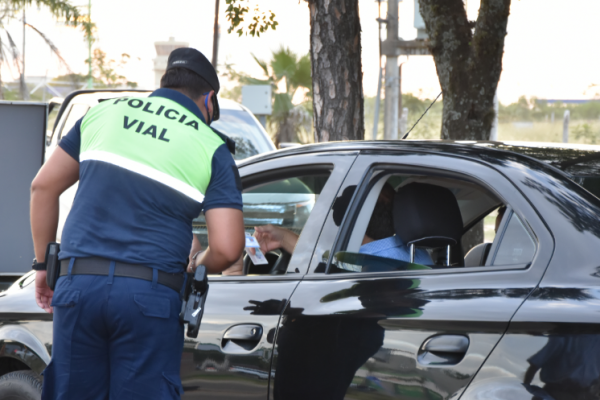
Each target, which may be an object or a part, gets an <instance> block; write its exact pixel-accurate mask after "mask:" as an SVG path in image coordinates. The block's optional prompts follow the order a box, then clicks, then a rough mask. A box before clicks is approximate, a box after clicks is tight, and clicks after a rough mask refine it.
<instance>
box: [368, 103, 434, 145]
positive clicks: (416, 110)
mask: <svg viewBox="0 0 600 400" xmlns="http://www.w3.org/2000/svg"><path fill="white" fill-rule="evenodd" d="M432 101H433V99H423V100H421V99H419V98H418V97H416V96H414V95H413V94H412V93H407V94H403V95H402V108H408V123H407V127H406V128H407V131H408V130H409V129H410V128H412V126H413V125H414V124H415V122H417V120H418V119H419V117H420V116H421V115H422V114H423V113H424V112H425V110H426V109H427V107H429V105H430V104H431V102H432ZM384 103H385V100H384V99H381V103H380V105H379V123H378V124H377V139H383V126H384ZM442 108H443V105H442V102H441V101H439V100H438V101H437V102H436V103H435V104H434V105H433V107H431V109H430V110H429V111H428V112H427V114H426V115H425V116H424V117H423V119H421V122H419V123H418V124H417V126H415V129H413V131H412V132H411V133H410V135H409V137H408V139H439V138H440V131H441V127H442ZM374 117H375V97H365V139H366V140H371V139H372V138H373V119H374Z"/></svg>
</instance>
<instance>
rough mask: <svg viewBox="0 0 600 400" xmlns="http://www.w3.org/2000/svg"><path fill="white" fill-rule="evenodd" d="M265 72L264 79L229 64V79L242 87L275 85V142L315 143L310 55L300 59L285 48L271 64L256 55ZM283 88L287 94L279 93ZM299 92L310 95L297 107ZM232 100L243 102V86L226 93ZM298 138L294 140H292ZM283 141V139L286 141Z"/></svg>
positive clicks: (271, 126) (270, 121)
mask: <svg viewBox="0 0 600 400" xmlns="http://www.w3.org/2000/svg"><path fill="white" fill-rule="evenodd" d="M252 56H253V57H254V60H255V61H256V63H257V64H258V65H259V66H260V68H261V69H262V71H263V77H262V78H261V79H259V78H254V77H251V76H249V75H246V74H244V73H241V72H238V71H236V70H235V69H234V68H233V66H232V65H231V64H225V70H226V72H225V74H224V75H225V76H226V77H228V78H229V79H230V80H232V81H236V82H238V83H239V84H240V85H271V88H272V93H273V113H272V114H271V115H270V116H269V118H268V126H269V129H270V130H271V133H272V135H273V136H274V139H275V140H274V141H275V142H276V143H279V142H280V141H289V140H296V141H300V142H302V143H306V142H311V141H312V135H311V132H310V131H311V128H312V78H311V75H310V74H311V63H310V55H309V54H305V55H304V56H301V57H300V56H298V55H297V54H296V53H294V52H293V51H291V50H290V49H289V48H285V47H281V48H280V49H279V50H277V51H274V52H273V54H272V59H271V61H270V62H267V61H264V60H260V59H258V58H257V57H256V56H254V55H252ZM281 86H284V87H285V91H281V92H280V91H279V88H280V87H281ZM299 90H302V91H305V92H306V94H305V96H304V99H303V100H302V101H301V103H300V104H293V102H292V101H293V99H294V96H295V95H296V92H298V91H299ZM226 94H227V95H230V96H228V97H231V98H233V99H235V100H238V101H239V100H241V86H237V87H236V88H234V89H232V90H229V91H227V92H226ZM290 136H294V137H290ZM282 139H283V140H282Z"/></svg>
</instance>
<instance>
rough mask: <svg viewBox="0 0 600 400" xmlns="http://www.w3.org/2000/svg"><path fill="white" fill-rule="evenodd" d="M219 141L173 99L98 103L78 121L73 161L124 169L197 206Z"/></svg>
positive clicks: (159, 98)
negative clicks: (78, 140) (77, 148)
mask: <svg viewBox="0 0 600 400" xmlns="http://www.w3.org/2000/svg"><path fill="white" fill-rule="evenodd" d="M223 143H224V142H223V140H222V139H221V138H220V137H219V136H218V135H217V134H215V133H214V132H213V131H212V130H211V129H210V128H209V127H208V126H206V125H205V124H204V123H203V122H202V121H201V120H200V119H199V118H198V117H196V116H195V115H194V113H192V112H191V111H189V110H188V109H187V108H185V107H183V106H181V105H180V104H178V103H176V102H175V101H173V100H169V99H166V98H164V97H158V96H156V97H147V98H119V99H114V100H112V99H111V100H107V101H104V102H102V103H100V104H99V105H97V106H95V107H93V108H92V109H90V111H89V112H88V113H87V115H86V116H85V117H84V119H83V121H82V123H81V149H80V155H79V161H80V162H84V161H86V160H96V161H102V162H106V163H110V164H113V165H116V166H118V167H121V168H125V169H127V170H129V171H133V172H135V173H138V174H140V175H143V176H145V177H147V178H150V179H152V180H155V181H158V182H160V183H162V184H164V185H166V186H168V187H170V188H172V189H174V190H177V191H178V192H180V193H183V194H184V195H186V196H188V197H190V198H191V199H194V200H196V201H198V202H200V203H202V202H203V200H204V194H205V193H206V188H207V187H208V184H209V183H210V177H211V163H212V158H213V154H214V152H215V151H216V150H217V148H218V147H219V146H221V145H223Z"/></svg>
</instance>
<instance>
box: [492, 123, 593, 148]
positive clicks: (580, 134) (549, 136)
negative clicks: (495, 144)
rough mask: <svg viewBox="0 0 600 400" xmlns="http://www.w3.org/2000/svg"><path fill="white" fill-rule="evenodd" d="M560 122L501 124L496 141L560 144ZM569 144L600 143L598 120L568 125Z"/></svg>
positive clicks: (561, 131) (561, 128)
mask: <svg viewBox="0 0 600 400" xmlns="http://www.w3.org/2000/svg"><path fill="white" fill-rule="evenodd" d="M562 134H563V124H562V121H555V122H554V123H551V122H531V123H529V124H523V123H521V124H519V123H512V122H507V123H501V124H499V126H498V140H522V141H531V142H562ZM569 142H570V143H588V144H595V143H600V120H575V121H571V123H570V124H569Z"/></svg>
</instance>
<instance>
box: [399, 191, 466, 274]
mask: <svg viewBox="0 0 600 400" xmlns="http://www.w3.org/2000/svg"><path fill="white" fill-rule="evenodd" d="M393 215H394V230H395V231H396V235H397V236H398V237H399V238H400V239H401V240H402V241H403V242H404V243H405V244H406V245H408V246H409V247H410V253H411V255H410V256H411V262H413V261H414V254H415V246H419V247H428V248H437V247H445V248H446V249H447V250H446V251H447V252H446V260H445V265H446V266H450V265H455V266H462V265H463V262H464V260H463V258H462V250H461V249H460V248H461V246H460V239H461V237H462V232H463V222H462V216H461V213H460V208H459V207H458V202H457V201H456V197H455V196H454V194H453V193H452V192H451V191H450V190H449V189H447V188H444V187H441V186H436V185H430V184H426V183H416V182H415V183H410V184H408V185H406V186H403V187H401V188H400V189H398V192H397V193H396V195H395V196H394V210H393ZM451 249H452V250H451ZM451 253H454V254H452V256H451Z"/></svg>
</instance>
